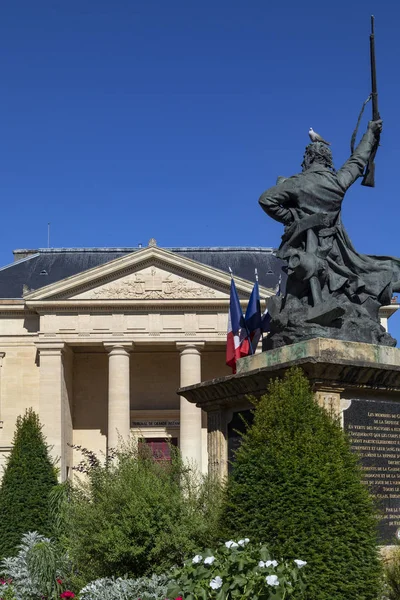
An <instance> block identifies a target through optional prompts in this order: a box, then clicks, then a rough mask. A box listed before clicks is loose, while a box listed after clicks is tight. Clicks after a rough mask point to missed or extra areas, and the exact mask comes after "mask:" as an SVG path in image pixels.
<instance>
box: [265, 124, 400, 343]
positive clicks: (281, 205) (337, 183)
mask: <svg viewBox="0 0 400 600" xmlns="http://www.w3.org/2000/svg"><path fill="white" fill-rule="evenodd" d="M381 130H382V121H381V120H376V121H370V123H369V125H368V129H367V132H366V133H365V135H364V136H363V138H362V140H361V142H360V144H359V145H358V147H357V148H356V150H355V151H354V152H353V154H352V155H351V157H350V158H349V159H348V160H347V162H346V163H345V164H344V165H343V167H342V168H341V169H339V170H338V171H335V169H334V167H333V162H332V153H331V150H330V148H329V147H328V146H327V144H326V143H323V142H318V141H317V142H313V143H311V144H309V145H308V146H307V148H306V151H305V155H304V160H303V164H302V167H303V171H302V173H299V174H298V175H294V176H293V177H290V178H288V179H284V178H279V179H278V183H277V185H276V186H274V187H272V188H270V189H269V190H267V191H266V192H264V194H263V195H262V196H261V198H260V200H259V202H260V205H261V207H262V209H263V210H264V211H265V212H266V213H267V214H268V215H269V216H270V217H272V218H273V219H275V220H276V221H279V222H281V223H283V224H284V225H285V231H284V234H283V236H282V243H281V245H280V247H279V250H278V251H277V256H278V257H279V258H281V259H283V260H284V261H286V263H287V274H288V279H287V284H286V294H285V296H284V297H283V298H282V297H275V298H272V299H270V301H269V305H268V307H269V311H270V314H271V317H272V322H271V331H270V335H269V336H268V337H267V338H266V340H265V346H264V349H268V348H275V347H279V346H283V345H286V344H291V343H294V342H297V341H300V340H302V339H307V338H313V337H331V338H336V339H341V340H349V341H357V342H367V343H372V344H382V345H387V346H395V345H396V340H395V339H393V338H392V337H391V336H390V335H389V334H388V333H386V331H385V329H384V328H383V327H382V326H381V325H380V321H379V315H378V311H379V308H380V307H381V306H384V305H387V304H390V302H391V298H392V293H393V292H397V291H400V259H398V258H392V257H385V256H369V255H365V254H359V253H357V252H356V250H355V249H354V247H353V245H352V243H351V241H350V239H349V237H348V235H347V233H346V230H345V228H344V227H343V225H342V221H341V214H340V213H341V206H342V201H343V198H344V196H345V193H346V191H347V190H348V189H349V187H350V186H351V185H352V184H353V183H354V182H355V181H356V180H357V179H358V178H359V177H361V176H362V175H363V174H364V170H365V168H366V166H367V164H368V162H369V161H370V159H371V156H374V155H375V152H376V147H377V145H378V143H379V136H380V132H381Z"/></svg>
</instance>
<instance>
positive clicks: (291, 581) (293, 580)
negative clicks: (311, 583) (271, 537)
mask: <svg viewBox="0 0 400 600" xmlns="http://www.w3.org/2000/svg"><path fill="white" fill-rule="evenodd" d="M306 564H307V563H306V562H305V561H302V560H301V559H297V560H294V561H290V562H288V561H283V560H279V561H277V560H276V559H274V558H273V557H272V556H271V554H270V553H269V551H268V548H267V547H266V546H264V545H262V544H252V543H251V542H250V540H249V538H243V539H241V540H238V541H237V542H235V541H233V540H229V541H228V542H225V544H223V545H222V546H220V547H219V548H218V549H217V550H216V551H215V552H213V551H212V550H210V549H208V550H205V551H204V552H202V553H201V554H196V556H194V557H192V558H190V559H189V560H187V561H186V562H185V564H184V566H183V567H182V568H175V569H173V570H172V576H173V578H174V581H172V582H171V583H170V585H169V586H168V591H167V597H168V598H177V597H183V598H192V599H193V600H207V599H210V600H211V599H213V598H214V599H216V600H235V599H237V600H242V599H245V598H251V599H258V598H262V599H263V600H283V599H284V598H286V597H287V596H290V595H291V594H292V593H293V592H295V591H296V590H299V592H300V593H301V592H302V591H303V590H304V581H303V571H301V569H303V567H305V566H306Z"/></svg>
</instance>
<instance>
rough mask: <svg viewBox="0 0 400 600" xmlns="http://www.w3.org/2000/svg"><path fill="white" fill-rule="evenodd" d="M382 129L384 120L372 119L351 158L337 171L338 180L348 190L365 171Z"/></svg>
mask: <svg viewBox="0 0 400 600" xmlns="http://www.w3.org/2000/svg"><path fill="white" fill-rule="evenodd" d="M381 131H382V121H381V120H379V121H370V122H369V123H368V129H367V131H366V132H365V134H364V135H363V137H362V139H361V142H360V143H359V144H358V146H357V148H356V149H355V150H354V152H353V154H352V155H351V156H350V158H349V159H348V160H347V161H346V162H345V163H344V165H343V167H342V168H341V169H339V171H338V172H337V178H338V181H339V183H340V185H341V187H342V188H343V190H344V191H346V190H347V189H348V188H349V187H350V186H351V185H352V184H353V183H354V182H355V181H356V180H357V179H358V178H359V177H361V176H362V175H363V173H364V169H365V167H366V165H367V163H368V160H369V158H370V156H371V154H372V152H373V150H374V148H375V144H377V143H378V140H379V134H380V132H381Z"/></svg>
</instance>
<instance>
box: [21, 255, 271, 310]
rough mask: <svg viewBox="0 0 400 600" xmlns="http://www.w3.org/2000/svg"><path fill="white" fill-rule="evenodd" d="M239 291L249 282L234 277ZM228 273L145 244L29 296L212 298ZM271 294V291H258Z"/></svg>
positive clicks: (221, 293)
mask: <svg viewBox="0 0 400 600" xmlns="http://www.w3.org/2000/svg"><path fill="white" fill-rule="evenodd" d="M235 281H236V287H237V290H238V293H239V295H241V296H242V297H248V296H249V294H250V293H251V290H252V287H253V284H252V283H251V282H248V281H246V280H244V279H240V278H235ZM229 287H230V276H229V275H228V274H227V273H225V272H223V271H220V270H219V269H214V268H213V267H209V266H207V265H204V264H202V263H199V262H197V261H194V260H191V259H188V258H184V257H182V256H180V255H177V254H174V253H173V252H170V251H168V250H164V249H162V248H157V247H149V248H144V249H142V250H138V251H136V252H133V253H131V254H128V255H126V256H123V257H122V258H117V259H116V260H113V261H110V262H108V263H106V264H104V265H101V266H98V267H95V268H93V269H89V270H87V271H84V272H83V273H79V274H78V275H73V276H72V277H68V278H66V279H63V280H61V281H59V282H57V283H54V284H52V285H48V286H46V287H43V288H40V289H39V290H36V291H34V292H30V293H28V294H26V295H25V296H24V298H25V300H26V301H27V302H29V301H32V302H34V301H39V300H40V301H55V300H64V301H71V303H73V302H82V301H91V302H95V303H96V304H97V303H105V302H107V303H109V302H111V303H112V302H114V301H115V302H121V301H127V302H130V301H136V302H137V301H143V302H154V301H163V300H164V301H165V300H173V301H175V300H185V301H190V302H193V301H203V302H204V301H207V300H209V301H213V300H224V299H225V300H228V299H229ZM260 291H261V293H262V295H263V296H264V297H265V296H269V295H271V290H266V289H262V290H260Z"/></svg>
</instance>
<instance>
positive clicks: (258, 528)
mask: <svg viewBox="0 0 400 600" xmlns="http://www.w3.org/2000/svg"><path fill="white" fill-rule="evenodd" d="M222 519H223V520H222V528H223V530H224V532H225V535H226V536H228V537H232V536H244V535H248V536H249V538H251V539H252V540H255V541H260V542H261V541H262V542H266V543H267V544H268V546H269V548H270V549H271V551H272V552H273V555H274V558H276V559H278V560H279V558H281V557H285V558H292V559H296V558H301V559H305V560H306V561H307V562H308V573H307V575H308V577H307V583H308V586H307V590H308V591H307V592H306V598H308V599H310V600H311V599H315V598H319V600H331V599H332V598H335V600H348V599H349V598H357V599H358V600H375V599H376V597H377V595H378V590H379V586H380V576H381V571H380V563H379V559H378V553H377V538H376V510H375V507H374V502H373V500H372V498H371V496H370V494H369V492H368V490H367V488H366V486H365V485H364V484H363V483H362V472H361V469H360V467H359V465H358V461H357V458H356V456H355V455H354V454H353V453H352V452H351V449H350V445H349V442H348V439H347V436H346V434H345V433H344V432H343V430H342V428H341V426H340V423H339V420H338V419H336V418H334V417H333V416H332V415H329V414H328V412H327V411H326V410H325V409H323V408H321V407H320V406H318V405H317V403H316V402H315V400H314V397H313V393H312V391H311V389H310V386H309V383H308V381H307V379H306V378H305V377H304V375H303V373H302V371H301V370H300V369H293V370H290V371H289V372H287V374H286V376H285V378H284V380H282V381H281V380H276V381H274V382H272V383H271V385H270V388H269V391H268V393H267V394H266V395H265V396H264V397H263V398H261V400H260V401H259V403H258V404H257V406H256V409H255V414H254V423H253V425H252V426H251V427H249V429H248V430H247V432H246V433H245V434H244V436H243V440H242V444H241V446H240V448H239V450H238V451H237V454H236V458H235V462H234V464H233V471H232V476H231V477H230V479H229V482H228V486H227V493H226V500H225V503H224V508H223V512H222ZM228 537H227V538H226V539H228Z"/></svg>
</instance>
